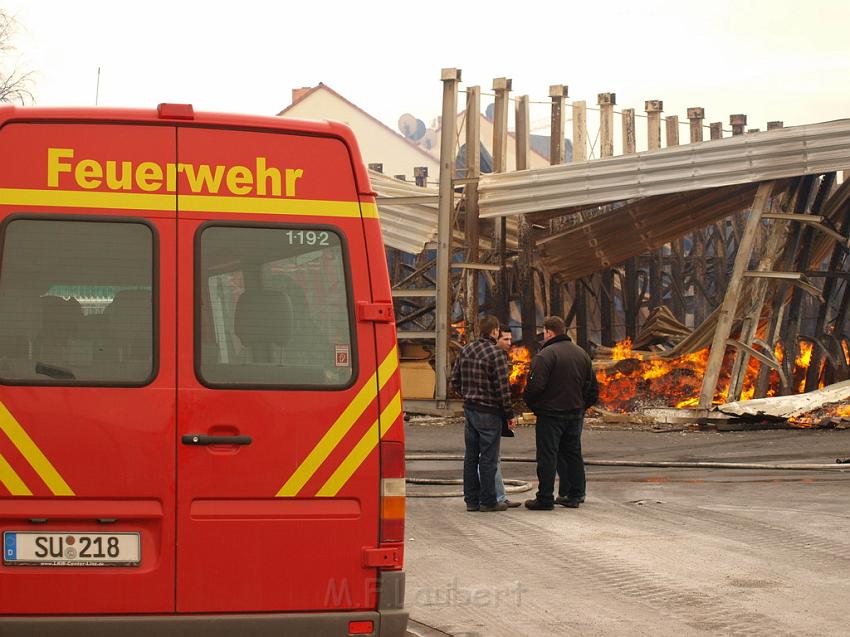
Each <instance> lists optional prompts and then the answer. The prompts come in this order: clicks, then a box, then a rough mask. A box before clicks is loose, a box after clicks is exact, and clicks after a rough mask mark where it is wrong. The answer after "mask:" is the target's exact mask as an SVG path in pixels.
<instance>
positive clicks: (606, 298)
mask: <svg viewBox="0 0 850 637" xmlns="http://www.w3.org/2000/svg"><path fill="white" fill-rule="evenodd" d="M616 103H617V96H616V94H615V93H599V95H597V104H599V110H600V111H601V112H600V118H599V121H600V125H599V141H600V155H601V156H602V157H611V156H613V155H614V105H615V104H616ZM597 299H598V301H599V311H600V316H599V326H600V332H601V334H600V335H601V339H602V344H603V345H606V346H608V347H610V346H612V345H614V271H613V270H612V269H611V268H610V267H607V268H604V269H603V270H602V272H601V276H600V279H599V295H598V297H597Z"/></svg>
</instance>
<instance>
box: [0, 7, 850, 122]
mask: <svg viewBox="0 0 850 637" xmlns="http://www.w3.org/2000/svg"><path fill="white" fill-rule="evenodd" d="M2 6H3V7H4V8H6V9H7V10H9V11H10V12H12V13H13V14H15V15H16V16H17V18H18V21H19V22H20V24H21V32H20V33H19V36H18V38H17V40H16V43H17V45H18V49H19V51H18V55H19V57H20V59H19V60H18V63H19V64H20V65H21V66H25V67H27V68H29V69H32V70H34V71H35V72H36V73H37V75H36V84H35V90H34V93H35V96H36V99H37V103H38V104H39V105H44V106H48V105H49V106H54V105H92V104H94V101H95V88H96V80H97V69H98V67H100V68H101V79H100V96H99V104H100V105H102V106H134V107H154V106H155V105H156V104H157V103H159V102H190V103H192V104H194V106H195V108H196V109H197V110H218V111H236V112H246V113H254V114H268V115H273V114H275V113H277V112H278V111H280V110H281V109H283V108H284V107H285V106H287V105H288V104H289V102H290V96H291V89H292V88H293V87H299V86H314V85H316V84H317V83H318V82H320V81H321V82H324V83H325V84H327V85H329V86H330V87H331V88H333V89H334V90H336V91H338V92H339V93H341V94H342V95H343V96H345V97H347V98H348V99H349V100H351V101H352V102H354V103H355V104H357V105H358V106H360V107H361V108H363V109H364V110H366V111H367V112H369V113H370V114H372V115H374V116H375V117H377V118H378V119H380V120H382V121H383V122H385V123H386V124H387V125H389V126H390V127H391V128H393V129H395V128H396V122H397V120H398V117H399V115H401V114H402V113H404V112H411V113H413V114H414V115H416V116H417V117H419V118H421V119H423V120H425V121H426V123H429V122H430V121H431V120H432V119H433V118H434V117H436V116H437V115H439V113H440V108H441V106H440V100H441V83H440V81H439V78H440V69H441V68H442V67H457V68H460V69H462V71H463V82H464V85H474V84H477V85H480V86H481V87H482V89H484V90H485V91H486V90H489V89H490V87H491V86H492V79H493V78H494V77H501V76H504V77H510V78H512V80H513V89H514V95H519V94H528V95H530V97H531V99H532V100H539V101H541V102H544V101H546V100H548V97H547V96H548V87H549V85H550V84H561V83H563V84H567V85H569V87H570V99H584V100H587V102H588V106H591V105H595V104H596V95H597V93H600V92H615V93H616V94H617V107H618V108H621V107H633V108H635V109H636V110H637V111H638V112H639V113H640V112H642V111H643V105H644V100H647V99H662V100H664V107H665V108H664V110H665V113H664V114H665V115H674V114H676V115H679V116H680V118H681V119H682V120H684V119H685V113H686V109H687V107H689V106H702V107H704V108H705V109H706V117H707V121H723V123H724V126H725V127H727V128H728V124H729V115H730V114H731V113H746V114H747V115H748V117H749V121H748V126H749V127H753V128H761V129H762V130H764V129H765V128H766V122H767V121H769V120H784V121H785V124H786V126H789V125H796V124H806V123H813V122H820V121H826V120H831V119H839V118H844V117H850V37H848V36H847V30H848V25H850V0H805V1H803V0H749V1H748V0H704V1H702V2H668V1H662V0H640V1H638V0H631V1H629V2H624V1H622V0H608V1H607V2H596V1H588V2H581V3H579V2H575V1H573V0H569V1H567V0H561V1H560V2H542V1H536V2H535V1H534V0H531V1H529V0H525V1H524V2H517V1H514V2H502V1H493V2H486V3H485V2H473V1H463V0H460V1H457V0H455V1H453V2H444V1H442V0H439V1H432V2H428V1H427V0H423V1H419V2H407V3H405V2H399V1H398V0H396V1H394V2H385V1H383V0H381V1H374V0H373V1H370V2H368V1H367V2H325V1H323V0H313V1H307V2H297V3H296V2H286V1H285V0H283V1H280V2H275V3H271V2H257V1H255V0H242V1H240V2H216V1H210V0H208V1H206V2H189V1H180V0H170V1H169V2H163V1H161V0H146V1H145V2H120V1H117V0H107V1H99V0H76V1H74V2H69V1H67V0H64V1H57V0H41V1H36V0H7V1H6V2H3V3H2ZM487 100H489V98H487V97H484V98H482V102H483V103H486V101H487ZM461 101H462V100H461ZM540 109H545V106H544V105H542V104H541V105H539V107H538V110H537V111H534V112H533V119H534V118H541V117H542V118H543V119H544V120H545V110H542V111H541V110H540ZM683 135H686V131H684V129H683Z"/></svg>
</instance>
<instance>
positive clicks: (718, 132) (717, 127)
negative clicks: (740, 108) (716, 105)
mask: <svg viewBox="0 0 850 637" xmlns="http://www.w3.org/2000/svg"><path fill="white" fill-rule="evenodd" d="M709 128H710V131H711V139H723V122H712V123H711V124H710V125H709Z"/></svg>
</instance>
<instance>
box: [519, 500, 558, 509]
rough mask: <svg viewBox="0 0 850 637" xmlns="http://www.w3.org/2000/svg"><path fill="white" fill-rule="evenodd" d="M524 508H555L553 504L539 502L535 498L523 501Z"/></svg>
mask: <svg viewBox="0 0 850 637" xmlns="http://www.w3.org/2000/svg"><path fill="white" fill-rule="evenodd" d="M525 508H526V509H531V510H532V511H551V510H552V509H554V508H555V505H554V504H546V503H545V502H541V501H540V500H538V499H537V498H534V499H533V500H526V501H525Z"/></svg>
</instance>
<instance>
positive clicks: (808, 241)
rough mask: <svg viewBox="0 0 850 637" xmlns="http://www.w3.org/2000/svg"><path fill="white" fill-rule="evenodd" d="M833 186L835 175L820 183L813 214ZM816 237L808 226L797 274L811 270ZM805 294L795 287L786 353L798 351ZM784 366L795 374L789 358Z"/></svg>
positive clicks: (818, 211) (813, 230)
mask: <svg viewBox="0 0 850 637" xmlns="http://www.w3.org/2000/svg"><path fill="white" fill-rule="evenodd" d="M833 185H835V173H828V174H827V175H825V176H824V178H823V180H822V181H821V183H820V187H819V188H818V191H817V195H816V196H815V201H814V203H813V204H812V207H811V213H812V214H819V213H820V211H821V209H822V207H823V204H824V202H825V201H826V199H827V197H828V196H829V193H830V191H831V190H832V186H833ZM814 236H815V229H814V228H813V227H811V226H807V227H806V228H805V229H804V230H803V234H802V238H801V240H800V251H799V252H798V254H797V259H796V263H795V266H796V267H795V268H794V270H795V271H796V272H805V271H806V270H808V269H809V265H810V263H811V260H812V248H813V246H812V243H813V242H814ZM805 294H806V293H805V292H803V291H802V290H801V289H800V288H797V287H795V288H794V290H793V292H792V293H791V303H790V304H789V306H788V312H787V314H786V316H787V322H786V325H785V330H784V334H783V339H782V342H783V344H784V345H785V351H786V352H787V351H789V350H790V349H792V348H793V349H794V350H796V345H797V338H798V336H799V334H800V325H801V323H802V320H803V304H804V298H803V297H804V295H805ZM806 296H807V295H806ZM817 353H818V352H813V359H814V358H816V356H815V354H817ZM783 365H784V366H785V369H786V371H789V370H790V371H789V374H792V373H793V369H791V365H790V361H789V360H788V359H787V358H786V359H785V360H784V361H783Z"/></svg>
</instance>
